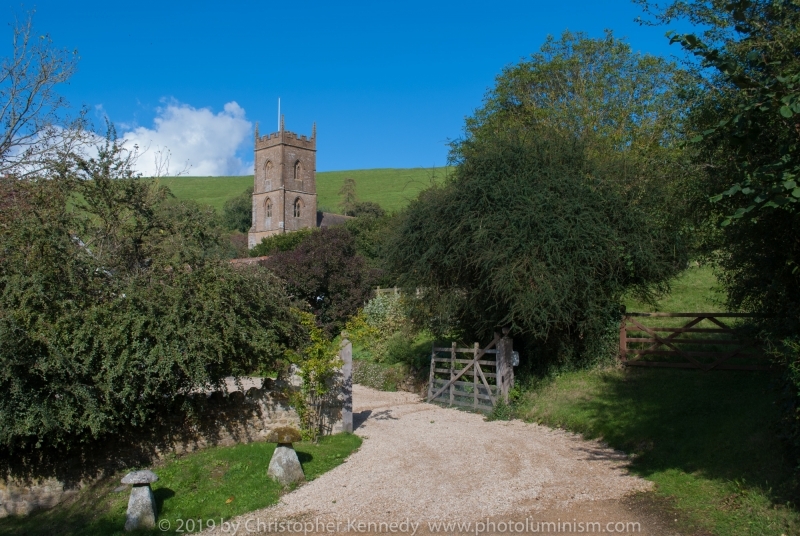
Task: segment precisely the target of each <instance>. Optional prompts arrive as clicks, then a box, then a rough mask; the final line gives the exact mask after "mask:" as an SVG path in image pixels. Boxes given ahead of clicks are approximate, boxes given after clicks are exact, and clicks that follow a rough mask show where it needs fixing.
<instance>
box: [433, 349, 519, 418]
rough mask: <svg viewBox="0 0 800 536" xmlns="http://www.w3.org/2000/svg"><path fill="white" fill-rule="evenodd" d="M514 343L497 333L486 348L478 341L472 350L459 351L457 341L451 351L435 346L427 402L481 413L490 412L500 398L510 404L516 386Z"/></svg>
mask: <svg viewBox="0 0 800 536" xmlns="http://www.w3.org/2000/svg"><path fill="white" fill-rule="evenodd" d="M512 344H513V343H512V340H511V339H510V338H508V337H501V336H500V334H495V336H494V339H492V342H491V343H489V345H488V346H486V347H485V348H481V347H480V345H479V344H478V343H477V342H476V343H475V344H474V345H473V347H472V348H459V347H458V346H457V344H456V343H455V342H454V343H452V345H451V346H450V347H449V348H437V347H436V346H435V345H434V347H433V348H432V351H431V370H430V378H429V380H428V402H439V403H444V404H447V405H450V406H461V407H468V408H472V409H474V410H478V411H491V410H492V408H494V406H495V404H496V403H497V400H498V399H503V400H505V401H506V402H508V392H509V390H510V389H511V387H512V386H513V383H514V368H513V365H512V353H513V347H512ZM459 355H461V356H463V357H459ZM490 370H491V372H490Z"/></svg>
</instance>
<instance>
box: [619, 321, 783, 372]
mask: <svg viewBox="0 0 800 536" xmlns="http://www.w3.org/2000/svg"><path fill="white" fill-rule="evenodd" d="M755 316H756V315H751V314H746V313H628V314H627V315H625V317H624V318H623V319H622V323H621V324H620V329H619V355H620V359H622V361H623V362H624V363H625V365H627V366H631V367H634V366H635V367H670V368H693V369H701V370H706V371H708V370H712V369H715V370H767V369H769V368H770V367H769V362H768V357H767V356H765V355H764V353H763V352H762V350H761V348H760V346H759V344H758V342H757V341H755V340H753V339H750V338H747V337H746V336H744V334H743V333H742V332H741V330H739V329H737V328H735V327H731V326H730V325H728V324H726V323H725V322H724V321H723V320H720V319H722V318H754V317H755ZM667 318H687V319H690V320H689V321H688V322H686V323H685V324H684V325H682V326H678V327H675V326H665V325H663V324H664V323H665V322H664V321H663V320H662V319H667ZM646 319H647V320H649V319H655V322H653V321H649V322H648V321H647V320H646ZM659 323H661V324H662V325H658V324H659ZM662 334H668V335H662ZM694 334H702V335H700V336H695V335H694ZM654 356H656V358H655V359H654V358H653V357H654Z"/></svg>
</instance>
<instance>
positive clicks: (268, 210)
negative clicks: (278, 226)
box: [264, 197, 272, 219]
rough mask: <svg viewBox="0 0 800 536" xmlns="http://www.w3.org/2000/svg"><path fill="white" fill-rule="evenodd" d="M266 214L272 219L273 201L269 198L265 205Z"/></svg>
mask: <svg viewBox="0 0 800 536" xmlns="http://www.w3.org/2000/svg"><path fill="white" fill-rule="evenodd" d="M264 214H266V218H267V219H269V218H271V217H272V200H271V199H270V198H269V197H268V198H267V200H266V202H265V203H264Z"/></svg>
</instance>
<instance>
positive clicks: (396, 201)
mask: <svg viewBox="0 0 800 536" xmlns="http://www.w3.org/2000/svg"><path fill="white" fill-rule="evenodd" d="M451 172H452V168H411V169H392V168H387V169H357V170H352V171H324V172H320V173H317V205H318V207H319V208H320V209H321V210H326V211H331V212H335V211H337V210H338V205H339V190H340V189H341V187H342V183H343V182H344V180H345V179H346V178H348V177H350V178H352V179H354V180H355V181H356V192H357V194H358V198H359V200H360V201H372V202H374V203H378V204H379V205H380V206H381V207H383V208H384V210H387V211H389V212H392V211H396V210H400V209H402V208H403V207H405V206H406V205H407V204H408V203H409V201H411V200H412V199H413V198H414V197H416V196H417V194H418V193H419V192H421V191H422V190H424V189H425V188H427V187H429V186H430V185H431V184H432V183H434V182H439V181H441V180H443V179H444V177H445V176H446V175H447V173H451ZM158 180H159V181H160V183H161V184H163V185H165V186H167V187H168V188H169V189H170V190H171V191H172V193H173V194H175V196H176V197H177V198H178V199H192V200H194V201H197V202H198V203H200V204H203V205H211V206H212V207H214V208H215V209H216V210H217V212H221V211H222V207H223V205H224V204H225V201H227V200H228V199H230V198H232V197H236V196H237V195H239V194H240V193H242V192H244V191H245V190H246V189H247V188H249V187H251V186H252V185H253V176H252V175H248V176H243V177H162V178H160V179H158Z"/></svg>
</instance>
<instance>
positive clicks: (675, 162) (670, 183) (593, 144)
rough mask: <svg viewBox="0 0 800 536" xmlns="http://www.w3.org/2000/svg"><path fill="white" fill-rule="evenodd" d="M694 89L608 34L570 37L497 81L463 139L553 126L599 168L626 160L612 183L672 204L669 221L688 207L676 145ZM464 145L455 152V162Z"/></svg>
mask: <svg viewBox="0 0 800 536" xmlns="http://www.w3.org/2000/svg"><path fill="white" fill-rule="evenodd" d="M690 82H691V80H690V79H689V78H687V74H686V73H685V72H684V71H683V70H682V69H679V68H678V67H677V66H676V65H675V64H674V63H673V62H670V61H667V60H665V59H663V58H661V57H658V56H652V55H648V54H640V53H636V52H634V51H633V50H631V47H630V45H628V44H627V43H625V42H624V41H621V40H619V39H616V38H615V37H614V36H613V34H612V33H611V32H610V31H607V32H606V34H605V35H604V36H603V37H602V38H590V37H588V36H587V35H585V34H583V33H570V32H564V34H562V35H561V37H560V38H555V37H553V36H549V37H548V38H547V40H546V41H545V43H544V44H543V45H542V47H541V49H540V50H539V51H538V52H536V53H534V54H531V56H530V57H529V58H528V59H526V60H524V61H521V62H519V63H518V64H515V65H511V66H508V67H506V68H505V69H504V70H503V71H502V72H501V73H500V75H498V77H497V80H496V84H495V87H494V88H492V89H491V90H490V91H489V93H488V94H487V96H486V98H485V100H484V103H483V106H482V107H481V108H480V109H478V110H477V111H476V113H475V115H474V116H473V117H470V118H468V119H467V122H466V128H465V131H466V132H465V133H466V136H465V138H464V139H481V138H483V137H491V136H496V135H497V134H498V133H502V132H503V131H505V130H506V129H508V128H512V127H513V128H521V129H529V128H533V127H547V128H549V129H551V131H554V132H556V133H559V134H560V135H562V136H566V137H571V136H578V137H580V138H582V139H583V140H584V143H585V144H586V149H587V151H588V155H589V156H590V157H591V158H593V159H596V160H598V161H602V159H604V158H605V157H607V156H611V157H612V158H614V157H615V156H614V155H617V154H620V153H625V155H626V161H627V163H628V172H627V173H626V174H625V175H624V176H618V177H616V178H615V177H607V179H606V180H609V181H612V182H613V183H614V184H615V186H616V187H618V188H619V189H621V190H630V191H632V192H633V193H634V194H635V195H636V196H638V197H641V198H645V197H650V198H652V197H656V196H661V197H662V198H666V199H665V203H664V208H666V207H667V206H669V207H670V210H669V214H668V213H667V212H668V211H666V210H660V211H658V212H656V213H654V217H662V218H664V219H670V218H672V216H671V213H674V211H675V209H679V208H681V207H683V205H684V201H683V199H684V194H683V191H682V190H683V187H682V184H684V182H685V180H686V179H687V171H688V168H687V167H686V166H685V165H684V163H683V160H682V159H683V155H682V152H681V151H680V149H679V147H678V143H677V142H678V141H679V140H680V138H681V132H682V121H683V119H684V109H685V107H684V102H683V99H684V98H685V94H686V92H687V86H689V87H691V84H690ZM461 145H462V140H459V141H457V142H456V143H454V145H453V153H452V156H453V158H454V159H455V160H456V161H459V160H460V159H461V157H462V151H461ZM653 208H654V209H657V208H658V207H657V206H654V207H653Z"/></svg>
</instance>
